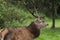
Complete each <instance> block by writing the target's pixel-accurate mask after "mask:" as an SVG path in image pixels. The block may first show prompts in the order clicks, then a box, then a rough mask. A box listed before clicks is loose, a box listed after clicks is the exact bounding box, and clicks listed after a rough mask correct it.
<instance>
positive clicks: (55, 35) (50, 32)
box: [35, 19, 60, 40]
mask: <svg viewBox="0 0 60 40" xmlns="http://www.w3.org/2000/svg"><path fill="white" fill-rule="evenodd" d="M48 24H49V26H48V27H46V28H43V29H42V30H41V33H40V36H39V37H38V38H36V39H35V40H60V20H59V19H57V20H56V28H55V29H51V21H49V22H48Z"/></svg>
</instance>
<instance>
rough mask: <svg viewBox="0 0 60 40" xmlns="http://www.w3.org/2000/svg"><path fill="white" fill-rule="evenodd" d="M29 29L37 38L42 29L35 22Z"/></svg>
mask: <svg viewBox="0 0 60 40" xmlns="http://www.w3.org/2000/svg"><path fill="white" fill-rule="evenodd" d="M27 29H28V30H29V31H30V32H31V33H32V35H33V38H36V37H38V36H39V34H40V29H38V28H37V26H36V25H35V24H34V23H31V24H30V25H29V26H28V27H27Z"/></svg>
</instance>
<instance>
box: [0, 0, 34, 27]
mask: <svg viewBox="0 0 60 40" xmlns="http://www.w3.org/2000/svg"><path fill="white" fill-rule="evenodd" d="M0 20H1V21H2V20H3V21H4V22H2V25H4V26H5V27H17V26H26V24H27V25H29V23H30V22H29V20H30V21H31V20H33V16H32V15H31V14H30V13H29V12H28V11H26V10H25V9H22V8H21V7H18V6H16V5H13V4H11V3H9V2H8V1H4V0H0ZM25 20H27V21H25ZM1 21H0V22H1ZM24 24H25V25H24Z"/></svg>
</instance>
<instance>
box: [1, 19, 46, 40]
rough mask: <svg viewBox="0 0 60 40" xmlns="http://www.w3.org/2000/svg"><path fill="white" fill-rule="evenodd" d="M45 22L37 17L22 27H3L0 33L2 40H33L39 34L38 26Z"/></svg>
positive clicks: (44, 24)
mask: <svg viewBox="0 0 60 40" xmlns="http://www.w3.org/2000/svg"><path fill="white" fill-rule="evenodd" d="M43 26H47V23H45V22H43V21H41V20H39V19H37V20H35V21H34V22H32V23H31V24H30V25H29V26H27V27H23V28H5V29H4V31H2V32H0V33H1V34H2V39H3V40H33V39H34V38H36V37H38V36H39V35H40V28H42V27H43Z"/></svg>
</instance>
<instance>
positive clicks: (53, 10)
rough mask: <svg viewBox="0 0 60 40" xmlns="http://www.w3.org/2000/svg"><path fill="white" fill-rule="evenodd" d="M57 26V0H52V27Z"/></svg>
mask: <svg viewBox="0 0 60 40" xmlns="http://www.w3.org/2000/svg"><path fill="white" fill-rule="evenodd" d="M54 28H55V0H52V29H54Z"/></svg>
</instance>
